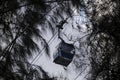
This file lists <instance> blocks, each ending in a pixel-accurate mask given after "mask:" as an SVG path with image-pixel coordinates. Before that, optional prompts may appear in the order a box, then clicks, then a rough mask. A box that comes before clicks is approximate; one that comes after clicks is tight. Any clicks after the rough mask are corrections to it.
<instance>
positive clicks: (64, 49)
mask: <svg viewBox="0 0 120 80" xmlns="http://www.w3.org/2000/svg"><path fill="white" fill-rule="evenodd" d="M74 53H75V50H74V46H73V45H72V44H68V43H65V42H64V41H62V42H61V43H60V47H59V48H58V52H57V53H56V54H55V55H54V62H55V63H56V64H60V65H63V66H66V67H67V66H68V65H69V64H70V63H71V61H72V59H73V56H74Z"/></svg>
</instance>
